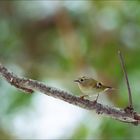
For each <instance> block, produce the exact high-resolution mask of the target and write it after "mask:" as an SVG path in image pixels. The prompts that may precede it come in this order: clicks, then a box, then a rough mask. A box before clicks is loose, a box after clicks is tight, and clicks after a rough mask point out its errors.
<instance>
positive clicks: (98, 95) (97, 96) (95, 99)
mask: <svg viewBox="0 0 140 140" xmlns="http://www.w3.org/2000/svg"><path fill="white" fill-rule="evenodd" d="M98 97H99V93H98V95H97V97H96V99H95V102H97V100H98Z"/></svg>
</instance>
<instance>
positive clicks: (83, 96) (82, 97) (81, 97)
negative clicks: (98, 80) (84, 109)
mask: <svg viewBox="0 0 140 140" xmlns="http://www.w3.org/2000/svg"><path fill="white" fill-rule="evenodd" d="M85 97H88V95H82V96H80V99H84V98H85Z"/></svg>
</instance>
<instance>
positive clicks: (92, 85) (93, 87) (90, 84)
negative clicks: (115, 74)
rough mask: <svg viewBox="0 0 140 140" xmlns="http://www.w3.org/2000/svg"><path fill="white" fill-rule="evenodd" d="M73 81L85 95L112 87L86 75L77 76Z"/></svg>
mask: <svg viewBox="0 0 140 140" xmlns="http://www.w3.org/2000/svg"><path fill="white" fill-rule="evenodd" d="M75 82H77V83H78V86H79V88H80V90H81V91H82V92H83V93H84V94H86V95H93V94H99V93H102V92H105V91H107V90H109V89H112V87H109V86H105V85H103V84H102V83H101V82H98V81H96V80H94V79H93V78H90V77H86V76H83V77H80V78H78V79H77V80H75Z"/></svg>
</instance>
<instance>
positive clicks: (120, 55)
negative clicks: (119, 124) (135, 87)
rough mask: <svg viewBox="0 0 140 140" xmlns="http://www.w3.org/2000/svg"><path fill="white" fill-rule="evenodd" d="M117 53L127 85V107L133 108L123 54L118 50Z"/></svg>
mask: <svg viewBox="0 0 140 140" xmlns="http://www.w3.org/2000/svg"><path fill="white" fill-rule="evenodd" d="M118 55H119V58H120V63H121V66H122V69H123V72H124V76H125V80H126V85H127V89H128V96H129V107H130V108H132V109H133V103H132V95H131V88H130V85H129V80H128V76H127V72H126V68H125V65H124V59H123V56H122V54H121V52H120V51H118Z"/></svg>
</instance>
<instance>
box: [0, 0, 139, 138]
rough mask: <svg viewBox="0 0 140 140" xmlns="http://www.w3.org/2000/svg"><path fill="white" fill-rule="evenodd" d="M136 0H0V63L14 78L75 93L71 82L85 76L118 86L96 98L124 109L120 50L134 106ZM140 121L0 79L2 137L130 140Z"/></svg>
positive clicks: (136, 98) (136, 100)
mask: <svg viewBox="0 0 140 140" xmlns="http://www.w3.org/2000/svg"><path fill="white" fill-rule="evenodd" d="M139 5H140V3H139V1H136V0H135V1H122V0H111V1H110V0H109V1H92V0H90V1H88V0H85V1H84V0H81V1H80V0H75V1H74V0H71V1H68V0H65V1H49V0H46V1H45V0H44V1H36V0H35V1H24V0H23V1H18V0H17V1H4V0H3V1H2V0H1V1H0V62H1V63H3V64H4V65H5V66H7V67H8V68H9V69H10V70H12V71H13V72H14V73H16V74H17V75H19V76H24V77H29V78H33V79H36V80H39V81H43V82H45V83H46V84H48V85H50V86H53V87H57V88H59V89H63V90H66V91H68V92H71V93H72V94H75V95H80V91H79V89H78V87H77V85H76V84H75V83H74V82H73V80H74V79H75V78H77V77H79V76H82V75H88V76H92V77H94V78H95V79H97V80H100V81H101V82H103V83H105V84H107V85H110V86H113V87H115V88H117V89H118V90H117V91H114V92H113V93H111V94H106V95H101V96H100V97H99V102H102V103H104V104H107V105H111V106H116V107H121V108H124V107H125V106H126V105H127V104H128V95H127V88H126V84H125V79H124V76H123V72H122V69H121V66H120V62H119V58H118V55H117V52H118V50H121V52H122V53H123V55H124V57H125V64H126V67H127V73H128V76H129V80H130V85H131V89H132V96H133V103H134V107H135V109H136V110H137V111H138V112H140V108H139V106H140V102H139V99H140V88H139V87H140V46H139V45H140V6H139ZM139 132H140V126H133V125H131V124H125V123H121V122H119V121H116V120H113V119H110V118H107V117H105V116H101V115H97V114H96V113H95V112H94V111H88V110H84V109H81V108H79V107H76V106H73V105H71V104H68V103H66V102H63V101H61V100H58V99H54V98H52V97H48V96H46V95H44V94H41V93H37V92H35V93H34V94H32V95H29V94H23V92H21V91H19V90H17V89H15V88H14V87H12V86H10V85H9V84H8V83H7V82H5V80H3V78H2V77H1V78H0V138H1V139H4V138H5V139H62V138H63V139H66V138H67V139H82V138H83V139H97V138H100V139H108V140H109V139H112V138H117V139H121V138H122V139H123V138H129V139H136V138H139V137H140V133H139Z"/></svg>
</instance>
